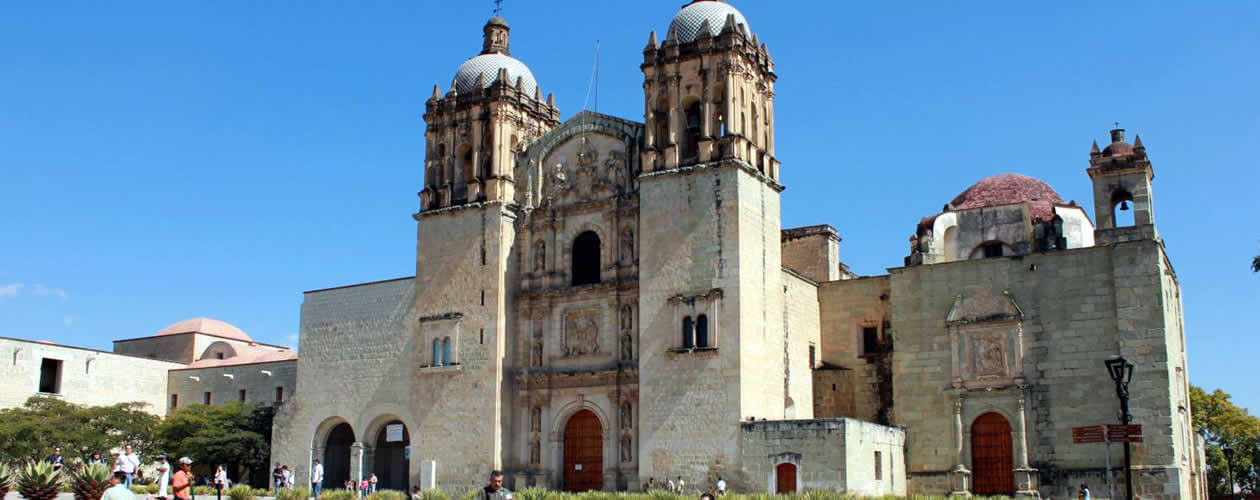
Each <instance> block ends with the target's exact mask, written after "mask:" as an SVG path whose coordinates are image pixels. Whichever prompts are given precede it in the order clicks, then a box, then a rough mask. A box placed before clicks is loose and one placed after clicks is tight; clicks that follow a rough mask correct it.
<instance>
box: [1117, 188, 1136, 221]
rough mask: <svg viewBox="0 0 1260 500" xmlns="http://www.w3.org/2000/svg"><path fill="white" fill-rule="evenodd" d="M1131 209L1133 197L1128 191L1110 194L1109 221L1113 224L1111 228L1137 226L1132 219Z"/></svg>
mask: <svg viewBox="0 0 1260 500" xmlns="http://www.w3.org/2000/svg"><path fill="white" fill-rule="evenodd" d="M1133 208H1134V207H1133V195H1132V194H1130V193H1129V192H1128V191H1124V190H1120V191H1116V192H1115V193H1114V194H1112V195H1111V220H1112V222H1113V223H1114V224H1115V225H1114V226H1112V227H1128V226H1135V225H1137V223H1136V222H1135V221H1134V217H1133V215H1134V214H1133V212H1134V211H1133Z"/></svg>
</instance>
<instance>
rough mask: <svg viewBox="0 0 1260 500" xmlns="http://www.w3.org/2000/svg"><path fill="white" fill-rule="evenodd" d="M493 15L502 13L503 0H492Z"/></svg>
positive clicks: (496, 15)
mask: <svg viewBox="0 0 1260 500" xmlns="http://www.w3.org/2000/svg"><path fill="white" fill-rule="evenodd" d="M494 15H495V17H498V16H501V15H503V0H494Z"/></svg>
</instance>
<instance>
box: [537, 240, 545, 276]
mask: <svg viewBox="0 0 1260 500" xmlns="http://www.w3.org/2000/svg"><path fill="white" fill-rule="evenodd" d="M546 269H547V244H546V243H543V242H542V241H539V242H537V243H534V273H535V274H542V273H543V272H544V271H546Z"/></svg>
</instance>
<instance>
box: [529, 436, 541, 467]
mask: <svg viewBox="0 0 1260 500" xmlns="http://www.w3.org/2000/svg"><path fill="white" fill-rule="evenodd" d="M529 463H531V464H534V465H539V464H541V463H542V447H541V446H539V445H538V441H533V442H531V443H529Z"/></svg>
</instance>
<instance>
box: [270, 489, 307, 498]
mask: <svg viewBox="0 0 1260 500" xmlns="http://www.w3.org/2000/svg"><path fill="white" fill-rule="evenodd" d="M309 498H311V490H308V489H306V488H285V489H283V490H280V491H279V492H277V493H276V500H307V499H309Z"/></svg>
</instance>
